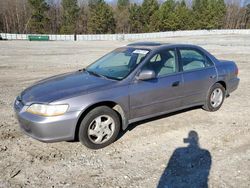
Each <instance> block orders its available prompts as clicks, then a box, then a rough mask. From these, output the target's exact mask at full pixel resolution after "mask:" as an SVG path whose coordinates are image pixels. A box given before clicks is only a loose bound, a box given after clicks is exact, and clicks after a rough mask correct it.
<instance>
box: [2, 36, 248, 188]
mask: <svg viewBox="0 0 250 188" xmlns="http://www.w3.org/2000/svg"><path fill="white" fill-rule="evenodd" d="M158 41H164V42H174V43H192V44H198V45H201V46H202V47H204V48H205V49H207V50H208V51H210V52H211V53H213V54H214V55H215V56H216V57H218V58H220V59H230V60H234V61H236V62H237V64H238V67H239V77H240V78H241V82H240V86H239V88H238V90H237V91H235V92H234V93H232V95H231V96H230V97H229V98H228V99H226V100H225V102H224V104H223V106H222V108H221V109H220V110H219V111H217V112H214V113H211V112H206V111H203V110H201V109H200V108H194V109H190V110H186V111H182V112H179V113H175V114H171V115H166V116H162V117H159V118H155V119H153V120H151V121H144V122H140V123H136V124H133V125H131V126H130V127H129V129H128V130H127V131H126V132H124V134H123V135H122V136H121V137H120V138H119V139H118V140H117V141H116V142H115V143H114V144H112V145H111V146H109V147H106V148H104V149H102V150H98V151H93V150H89V149H87V148H85V147H84V146H82V145H81V144H80V143H78V142H59V143H51V144H46V143H41V142H39V141H36V140H33V139H31V138H29V137H27V136H25V135H24V134H22V133H21V132H20V130H19V127H18V123H17V120H16V119H15V117H14V113H13V109H12V103H13V101H14V99H15V97H16V96H17V95H18V94H19V92H21V91H22V90H23V89H24V88H26V87H27V86H29V85H31V84H32V83H33V82H35V81H38V80H40V79H43V78H45V77H48V76H52V75H55V74H59V73H64V72H69V71H74V70H77V69H80V68H82V67H85V66H86V65H88V64H89V63H91V62H92V61H93V60H95V59H97V58H98V57H100V56H101V55H103V54H105V53H106V52H108V51H110V50H112V49H114V48H116V47H119V46H122V45H125V44H126V43H128V42H124V41H123V42H119V41H115V42H111V41H92V42H28V41H2V42H0V187H90V188H91V187H157V186H158V187H161V186H163V185H167V186H168V187H181V186H185V187H187V185H190V186H191V187H204V186H206V183H207V184H208V186H209V187H250V170H249V169H250V115H249V113H250V76H249V72H250V64H249V59H250V35H214V36H193V37H190V36H189V37H174V38H165V39H158ZM192 130H193V131H195V132H196V133H197V136H198V137H199V145H198V143H197V142H196V143H194V144H193V145H192V144H191V145H189V146H188V144H187V143H184V140H183V138H187V136H188V134H189V132H190V131H192ZM192 133H193V135H195V134H194V132H192ZM196 141H197V140H196ZM199 152H201V153H202V152H203V154H204V155H202V157H201V156H199V155H198V154H199ZM204 156H205V157H204ZM197 163H199V164H198V165H197ZM202 165H203V166H202ZM164 172H165V173H164ZM208 173H209V174H208ZM163 174H165V175H163ZM207 176H208V178H207ZM166 177H167V178H166ZM160 179H161V181H160ZM159 181H160V182H161V183H160V184H159ZM202 183H203V184H202Z"/></svg>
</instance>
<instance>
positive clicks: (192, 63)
mask: <svg viewBox="0 0 250 188" xmlns="http://www.w3.org/2000/svg"><path fill="white" fill-rule="evenodd" d="M180 56H181V57H180V58H181V63H182V68H183V71H189V70H195V69H201V68H204V67H206V58H205V57H204V55H203V54H202V53H200V52H199V51H197V50H194V49H180Z"/></svg>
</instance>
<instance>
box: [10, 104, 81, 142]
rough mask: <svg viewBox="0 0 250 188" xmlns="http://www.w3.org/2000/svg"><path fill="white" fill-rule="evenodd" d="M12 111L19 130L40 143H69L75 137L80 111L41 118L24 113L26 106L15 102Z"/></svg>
mask: <svg viewBox="0 0 250 188" xmlns="http://www.w3.org/2000/svg"><path fill="white" fill-rule="evenodd" d="M14 109H15V112H16V117H17V119H18V122H19V125H20V128H21V130H22V131H23V132H24V133H25V134H26V135H28V136H31V137H32V138H35V139H37V140H39V141H42V142H57V141H69V140H73V139H74V137H75V128H76V124H77V120H78V117H79V115H80V111H75V112H67V113H65V114H64V115H61V116H54V117H43V116H39V115H34V114H30V113H28V112H26V109H27V106H24V105H23V104H22V103H21V102H20V101H18V102H17V101H15V104H14Z"/></svg>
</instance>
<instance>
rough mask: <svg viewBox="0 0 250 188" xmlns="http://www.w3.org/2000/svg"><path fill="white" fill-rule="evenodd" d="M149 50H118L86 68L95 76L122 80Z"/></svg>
mask: <svg viewBox="0 0 250 188" xmlns="http://www.w3.org/2000/svg"><path fill="white" fill-rule="evenodd" d="M148 52H149V50H144V49H135V48H119V49H116V50H114V51H112V52H110V53H109V54H107V55H105V56H104V57H102V58H100V59H99V60H97V61H96V62H95V63H93V64H91V65H90V66H88V67H87V68H86V70H87V71H89V72H92V73H94V74H96V75H100V76H104V77H107V78H111V79H116V80H122V79H123V78H125V77H126V76H128V75H129V74H130V73H131V72H132V71H133V70H134V69H135V68H136V66H137V65H138V64H140V63H141V62H142V60H143V59H145V57H146V56H147V54H148Z"/></svg>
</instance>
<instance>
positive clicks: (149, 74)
mask: <svg viewBox="0 0 250 188" xmlns="http://www.w3.org/2000/svg"><path fill="white" fill-rule="evenodd" d="M154 78H156V75H155V72H154V71H153V70H142V71H141V72H140V73H139V75H138V76H137V77H136V79H137V80H150V79H154Z"/></svg>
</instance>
